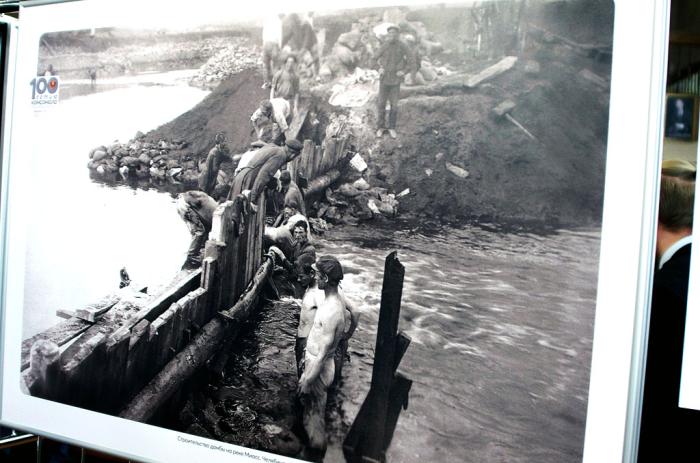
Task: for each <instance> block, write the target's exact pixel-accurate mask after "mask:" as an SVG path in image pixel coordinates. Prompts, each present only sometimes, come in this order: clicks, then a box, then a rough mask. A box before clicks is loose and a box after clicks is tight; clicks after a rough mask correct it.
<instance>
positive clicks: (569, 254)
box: [209, 226, 600, 462]
mask: <svg viewBox="0 0 700 463" xmlns="http://www.w3.org/2000/svg"><path fill="white" fill-rule="evenodd" d="M393 228H394V229H391V228H385V229H382V228H379V229H378V228H371V227H359V228H352V227H344V228H337V229H334V230H332V231H331V232H329V233H328V234H327V235H326V236H325V237H323V238H321V239H318V240H317V241H316V246H317V248H318V253H319V255H323V254H331V255H334V256H336V257H337V258H338V259H340V261H341V263H342V264H343V266H344V269H345V278H344V280H343V282H342V287H343V290H344V291H345V292H346V294H347V295H348V296H349V297H350V298H352V299H353V300H354V301H356V302H357V303H358V305H359V306H360V308H361V310H362V312H363V315H362V319H361V321H360V326H359V327H358V330H357V332H356V334H355V336H354V337H353V339H352V340H351V343H350V349H349V353H350V363H349V364H347V365H346V367H345V369H344V371H343V380H342V383H341V387H340V395H339V397H338V399H339V400H336V401H331V403H330V406H329V415H328V417H329V423H328V428H329V430H330V431H329V432H330V436H329V438H330V447H329V449H328V452H327V454H326V459H325V461H328V462H341V461H344V460H343V458H342V439H343V438H344V436H345V434H346V432H347V430H348V428H349V426H350V424H351V422H352V419H353V418H354V416H355V415H356V414H357V411H358V409H359V406H360V405H361V403H362V401H363V400H364V398H365V396H366V394H367V391H368V388H369V384H370V381H371V371H372V361H373V357H374V343H375V339H376V326H377V320H378V319H377V314H378V310H379V302H380V293H381V284H382V275H383V269H384V259H385V257H386V255H388V254H389V252H391V251H392V250H394V249H397V250H398V251H399V258H400V260H401V261H402V263H403V264H404V265H405V267H406V276H405V282H404V290H403V304H402V311H401V322H400V329H402V330H403V331H405V332H406V333H407V334H408V335H409V336H410V337H411V338H412V344H411V346H410V347H409V349H408V352H407V353H406V355H405V357H404V359H403V361H402V363H401V367H400V370H402V371H403V372H404V373H405V374H406V375H407V376H408V377H410V378H411V379H413V381H414V384H413V388H412V390H411V394H410V398H409V407H408V410H406V411H403V412H402V414H401V416H400V418H399V421H398V426H397V429H396V433H395V435H394V439H393V441H392V445H391V448H390V449H389V452H388V461H394V462H423V461H431V462H432V461H436V462H437V461H439V462H444V461H448V462H451V461H454V462H464V461H469V462H472V461H473V462H482V461H508V462H511V461H516V462H517V461H528V462H530V461H538V462H561V461H577V460H580V458H581V455H582V449H583V437H584V423H585V411H586V396H587V389H588V379H589V372H590V359H591V346H592V344H591V339H592V334H593V314H594V306H595V281H596V273H597V261H598V246H599V237H600V235H599V232H598V231H597V230H586V231H580V230H579V231H576V232H571V231H563V230H562V231H558V232H554V233H551V234H548V235H540V234H535V233H524V232H520V233H517V234H516V233H510V232H506V231H503V230H499V229H488V230H485V229H482V228H478V227H468V226H467V227H443V228H438V229H433V230H430V231H426V230H418V229H413V230H411V229H400V230H397V229H395V227H393ZM295 315H296V312H295V311H294V310H293V309H292V308H290V304H289V303H278V304H274V305H267V306H266V307H264V308H263V310H262V313H261V315H260V316H259V317H258V318H257V319H256V320H255V321H254V323H253V329H252V330H251V331H250V332H248V333H246V334H245V335H244V336H243V337H242V339H239V340H238V341H237V343H236V349H232V351H233V352H235V353H234V354H233V357H232V358H231V359H230V361H229V364H228V367H227V369H226V377H225V379H224V380H223V381H222V383H221V384H219V385H218V386H220V387H218V386H217V387H215V389H216V390H217V394H215V395H214V396H212V400H214V402H213V403H214V404H215V403H216V401H217V400H220V399H221V398H220V397H219V396H220V395H222V394H223V396H225V397H226V398H227V399H231V398H232V397H233V398H235V400H233V401H231V400H229V401H228V402H226V400H224V404H226V403H228V405H229V407H233V408H232V409H236V408H235V407H242V406H244V405H245V407H246V410H247V411H248V412H249V413H250V414H251V416H253V417H254V418H255V419H254V421H253V422H254V423H255V425H254V426H253V425H251V424H250V423H249V424H247V425H245V426H236V425H230V431H229V432H228V433H226V432H223V434H222V435H220V438H224V439H226V440H229V441H230V442H234V443H239V444H242V445H251V446H255V447H258V448H263V449H268V450H272V451H277V452H279V453H286V451H285V450H289V449H290V448H294V446H290V445H289V440H288V439H287V440H284V441H283V442H282V443H280V442H277V441H275V440H274V439H273V440H272V441H270V440H269V439H268V437H269V432H268V433H266V432H265V429H267V428H269V427H271V426H272V427H273V429H277V430H279V429H285V430H286V429H290V426H291V424H290V423H291V422H293V416H290V415H289V413H291V412H292V409H290V407H291V404H292V403H293V396H294V389H295V384H296V383H295V381H296V373H295V370H294V354H293V343H294V336H295V334H294V328H295V326H296V325H295V323H296V319H295ZM239 350H240V351H239ZM209 406H214V405H213V404H212V403H210V402H209ZM222 416H230V415H227V414H224V415H222ZM217 419H218V418H217ZM214 427H216V428H217V429H214V431H215V432H216V433H217V434H218V432H220V431H221V427H220V425H219V426H217V425H216V423H214ZM253 431H254V432H253ZM297 431H298V430H297ZM261 436H262V439H263V440H261ZM217 437H219V436H217ZM265 439H268V440H265ZM286 454H289V453H286ZM291 455H294V453H292V454H291Z"/></svg>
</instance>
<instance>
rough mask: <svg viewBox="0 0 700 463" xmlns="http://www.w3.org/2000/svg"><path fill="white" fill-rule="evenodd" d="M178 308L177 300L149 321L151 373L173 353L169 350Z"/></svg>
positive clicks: (154, 372)
mask: <svg viewBox="0 0 700 463" xmlns="http://www.w3.org/2000/svg"><path fill="white" fill-rule="evenodd" d="M179 308H180V305H179V304H178V303H177V302H176V303H173V304H172V305H171V306H170V308H169V309H168V310H166V311H165V312H163V314H162V315H161V316H160V317H158V318H157V319H156V320H155V321H153V323H151V330H150V336H149V339H148V343H149V344H150V347H149V350H150V356H151V362H152V365H153V368H152V373H151V375H154V374H156V373H157V372H158V370H160V368H161V367H162V366H163V365H165V364H166V363H167V362H168V361H169V360H170V359H171V358H172V356H173V355H174V352H172V351H170V345H171V340H172V337H173V333H172V329H173V324H174V322H175V317H176V313H177V311H178V310H179ZM149 376H150V375H149Z"/></svg>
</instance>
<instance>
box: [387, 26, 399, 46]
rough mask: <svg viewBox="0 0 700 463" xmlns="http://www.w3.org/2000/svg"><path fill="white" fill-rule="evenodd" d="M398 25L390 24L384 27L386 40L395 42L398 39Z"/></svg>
mask: <svg viewBox="0 0 700 463" xmlns="http://www.w3.org/2000/svg"><path fill="white" fill-rule="evenodd" d="M399 32H400V31H399V27H398V26H396V25H394V24H392V25H391V26H389V27H387V29H386V40H387V42H390V43H392V42H396V41H398V40H399Z"/></svg>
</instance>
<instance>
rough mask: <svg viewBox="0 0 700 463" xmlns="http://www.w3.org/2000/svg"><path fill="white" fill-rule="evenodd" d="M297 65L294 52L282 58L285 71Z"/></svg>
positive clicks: (291, 69)
mask: <svg viewBox="0 0 700 463" xmlns="http://www.w3.org/2000/svg"><path fill="white" fill-rule="evenodd" d="M296 65H297V57H296V55H294V54H290V55H288V56H287V58H286V59H285V60H284V69H286V70H287V71H293V70H294V68H295V67H296Z"/></svg>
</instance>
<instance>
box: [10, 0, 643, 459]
mask: <svg viewBox="0 0 700 463" xmlns="http://www.w3.org/2000/svg"><path fill="white" fill-rule="evenodd" d="M145 8H146V7H144V11H143V12H142V13H143V14H141V13H139V14H138V16H139V19H134V18H129V19H128V20H127V19H122V17H123V15H120V13H119V10H118V9H117V8H116V6H113V5H110V6H109V7H107V8H99V9H98V8H97V7H96V6H95V4H91V3H89V2H80V3H77V4H72V5H71V4H61V5H49V6H40V7H31V8H26V9H25V10H24V12H23V39H25V40H24V41H23V43H24V46H25V49H24V51H26V52H27V53H26V54H23V55H22V56H23V58H22V60H21V62H20V72H19V74H18V78H17V82H18V84H17V89H18V90H17V92H18V101H19V102H18V103H17V104H16V117H15V122H16V125H17V130H18V131H17V137H16V140H15V143H14V144H13V150H12V177H13V178H12V182H13V183H12V184H11V189H10V192H9V201H10V208H9V214H10V220H9V223H10V224H11V227H12V229H11V231H10V234H9V237H8V246H9V248H10V251H9V268H10V276H9V277H8V278H9V279H8V295H7V303H6V305H5V308H6V311H5V317H6V324H5V344H4V349H5V351H4V354H5V355H4V362H5V364H4V368H3V369H4V373H3V410H2V412H3V413H2V417H3V419H6V420H8V421H11V422H15V423H16V424H18V425H19V424H23V425H25V426H26V427H28V428H29V429H32V428H33V429H36V430H41V431H44V432H46V433H49V434H53V435H56V436H60V437H63V438H67V439H71V440H73V441H76V442H81V443H85V444H88V443H90V444H92V446H96V447H99V448H102V449H105V450H111V451H114V452H119V453H121V454H123V455H128V456H131V457H136V458H143V459H151V460H162V459H168V458H181V457H182V455H190V456H191V457H204V458H208V459H209V458H212V459H215V458H221V459H223V458H230V457H231V455H236V456H238V457H240V458H241V459H257V458H267V459H269V460H270V461H274V460H275V459H276V460H278V461H284V460H286V459H287V458H296V459H301V460H306V461H319V460H323V461H353V459H357V458H361V457H363V456H364V457H369V458H374V459H378V460H379V459H383V458H386V460H389V461H406V462H410V461H492V460H508V461H532V460H537V461H552V462H555V461H576V460H579V459H581V458H582V455H583V447H584V434H585V428H586V417H587V407H588V391H589V380H590V373H591V357H592V348H593V325H594V317H595V316H596V300H597V296H598V281H599V274H598V271H599V263H600V259H599V256H600V249H601V237H602V231H601V226H602V215H603V198H604V193H605V196H607V194H608V191H606V189H605V188H604V186H605V183H606V160H607V155H608V153H607V151H606V147H607V141H608V129H609V124H610V122H609V108H610V89H611V69H612V63H613V29H614V28H613V25H614V23H615V21H616V20H617V18H615V9H614V5H613V3H612V2H607V1H596V0H586V1H584V0H567V1H557V2H551V1H544V0H543V1H527V2H525V1H516V0H513V1H496V2H489V1H480V2H463V3H448V4H439V5H437V4H433V5H431V4H419V3H412V4H407V5H387V6H382V7H378V6H366V7H364V8H352V9H350V8H347V9H345V8H341V7H338V8H334V9H329V8H328V6H327V5H323V6H319V5H302V4H299V5H298V6H297V5H296V4H293V5H284V6H280V5H265V6H264V7H263V6H259V7H249V8H246V9H245V11H243V12H240V11H233V9H232V8H230V7H228V8H222V7H221V6H220V5H215V4H211V5H207V8H205V9H203V10H202V11H199V12H197V13H196V14H192V15H184V14H183V15H182V16H181V17H180V16H178V17H177V18H175V19H173V20H169V19H168V20H166V18H165V16H168V15H163V14H161V13H162V12H161V11H159V10H158V8H157V7H148V10H146V9H145ZM78 11H80V13H78ZM56 18H65V22H64V23H62V22H61V21H64V20H63V19H61V20H58V19H56ZM616 27H617V26H616ZM608 181H609V179H608ZM47 193H48V194H47ZM641 200H642V198H641V196H640V198H639V201H641ZM606 207H608V206H607V205H606ZM394 251H396V254H394ZM622 297H623V298H624V297H625V295H624V294H623V295H622ZM629 301H633V298H632V299H627V300H626V302H625V303H623V307H628V309H627V310H628V311H631V310H633V303H630V302H629ZM606 303H607V304H609V301H606V300H603V302H602V305H603V306H604V307H605V306H606ZM624 304H627V305H624ZM599 310H600V309H599ZM9 370H11V372H8V371H9ZM18 407H22V409H23V410H24V411H25V412H24V413H20V411H19V410H20V409H19V408H18ZM60 417H63V418H60ZM64 420H65V421H66V422H67V423H70V425H69V426H59V423H58V421H64ZM98 426H99V427H103V426H108V427H109V429H110V430H112V431H114V432H110V433H107V434H110V435H101V436H97V435H96V434H95V429H97V427H98ZM103 429H106V428H103ZM119 436H122V437H121V438H120V437H119ZM124 436H129V442H125V439H124V438H123V437H124ZM249 449H252V450H249ZM258 451H262V452H267V453H260V452H258Z"/></svg>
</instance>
